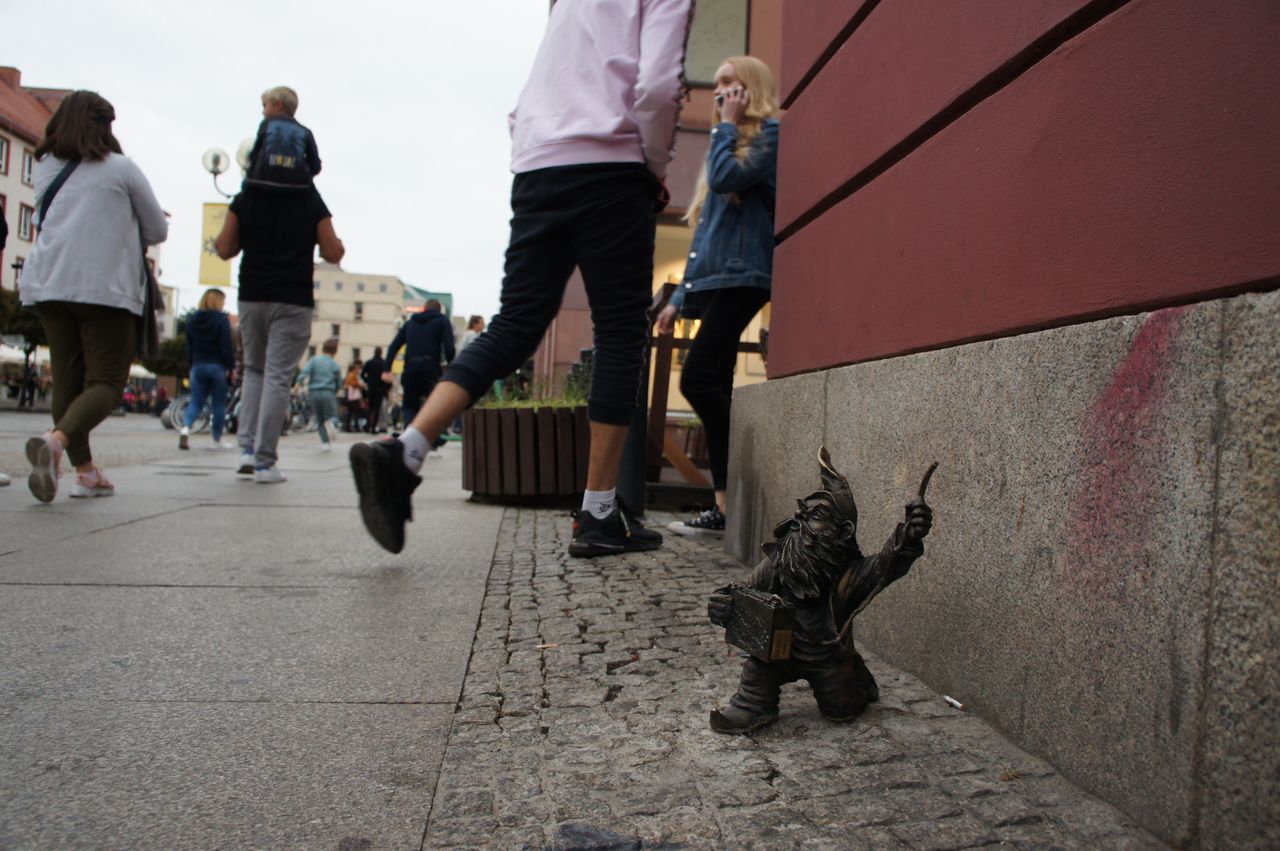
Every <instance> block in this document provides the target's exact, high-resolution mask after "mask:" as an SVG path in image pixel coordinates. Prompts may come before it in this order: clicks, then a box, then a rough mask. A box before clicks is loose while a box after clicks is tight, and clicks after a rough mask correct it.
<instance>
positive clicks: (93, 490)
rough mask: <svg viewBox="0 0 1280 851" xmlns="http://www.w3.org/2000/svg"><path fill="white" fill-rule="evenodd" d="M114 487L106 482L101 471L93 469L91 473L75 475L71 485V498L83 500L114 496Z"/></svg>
mask: <svg viewBox="0 0 1280 851" xmlns="http://www.w3.org/2000/svg"><path fill="white" fill-rule="evenodd" d="M115 492H116V486H115V485H113V484H111V482H109V481H107V477H106V476H105V475H103V472H102V470H100V469H99V468H97V467H94V468H93V472H91V473H76V480H75V482H73V483H72V485H71V497H72V498H73V499H84V498H86V497H91V496H115Z"/></svg>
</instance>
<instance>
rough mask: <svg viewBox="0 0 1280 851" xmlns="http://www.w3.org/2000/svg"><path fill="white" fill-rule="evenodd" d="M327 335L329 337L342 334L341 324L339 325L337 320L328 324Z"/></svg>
mask: <svg viewBox="0 0 1280 851" xmlns="http://www.w3.org/2000/svg"><path fill="white" fill-rule="evenodd" d="M329 336H330V337H341V336H342V326H340V325H339V324H338V323H337V322H335V323H333V324H332V325H330V326H329Z"/></svg>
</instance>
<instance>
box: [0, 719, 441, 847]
mask: <svg viewBox="0 0 1280 851" xmlns="http://www.w3.org/2000/svg"><path fill="white" fill-rule="evenodd" d="M452 713H453V706H452V704H447V705H403V704H401V705H397V704H384V705H379V704H369V703H366V704H323V703H320V704H317V703H298V704H290V705H285V706H281V705H279V704H272V703H237V702H210V703H189V702H181V701H177V702H175V701H143V702H121V703H106V704H104V703H101V702H97V701H80V700H61V699H60V700H48V701H46V700H39V701H30V702H27V703H24V704H22V705H21V706H16V707H15V706H14V705H12V704H8V703H5V702H0V725H3V726H4V727H6V728H12V729H20V730H22V731H24V734H23V735H21V736H6V737H4V738H3V739H0V764H3V765H5V766H6V771H5V772H4V773H3V774H2V775H0V847H4V848H7V849H20V848H33V849H34V848H50V849H52V848H131V849H153V848H154V849H178V848H365V849H369V848H417V847H418V845H419V843H421V841H422V828H423V824H424V823H425V821H426V814H427V808H428V806H429V803H430V800H431V791H432V790H433V789H434V788H435V785H436V769H435V766H437V765H438V764H439V760H440V755H441V752H442V750H443V747H444V733H445V730H446V729H447V726H446V725H447V723H448V718H449V716H450V715H451V714H452ZM33 800H34V801H38V802H39V803H38V805H34V806H33V805H30V803H29V802H31V801H33ZM23 802H27V805H26V806H22V804H23Z"/></svg>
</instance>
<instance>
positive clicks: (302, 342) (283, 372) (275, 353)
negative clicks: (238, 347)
mask: <svg viewBox="0 0 1280 851" xmlns="http://www.w3.org/2000/svg"><path fill="white" fill-rule="evenodd" d="M311 311H312V309H311V308H310V307H300V306H298V305H296V304H281V303H279V302H273V301H242V302H240V340H241V343H242V344H243V346H244V377H243V379H242V383H241V386H240V423H239V429H238V434H239V437H240V449H241V451H243V452H246V453H249V454H251V455H253V463H254V466H255V467H258V468H263V467H270V466H272V465H273V464H275V463H276V460H277V459H278V457H279V456H278V455H277V453H276V444H277V443H279V441H280V431H281V429H283V428H284V419H285V417H286V416H288V412H289V390H290V388H291V387H292V386H293V371H294V369H295V368H296V367H297V365H298V361H299V360H300V359H301V358H302V353H303V352H305V351H306V350H307V343H308V342H310V340H311Z"/></svg>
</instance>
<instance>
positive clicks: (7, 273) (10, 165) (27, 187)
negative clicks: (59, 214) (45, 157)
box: [0, 67, 69, 290]
mask: <svg viewBox="0 0 1280 851" xmlns="http://www.w3.org/2000/svg"><path fill="white" fill-rule="evenodd" d="M67 94H69V92H68V91H66V90H63V89H32V88H28V87H25V86H23V85H22V72H21V71H19V70H18V69H17V68H10V67H0V207H3V208H4V218H5V223H6V224H8V226H9V239H8V242H7V244H6V245H5V248H4V251H3V252H0V288H3V289H7V290H12V289H14V288H15V287H16V286H17V283H16V282H17V278H18V269H19V268H21V266H22V263H23V261H25V260H26V258H27V255H28V254H30V253H31V248H32V246H33V245H34V244H35V238H36V236H35V214H36V191H35V182H34V180H33V179H32V175H33V173H34V170H35V164H36V159H35V148H36V145H37V144H39V142H40V139H41V138H42V137H43V136H44V128H45V125H47V124H48V123H49V119H50V118H51V117H53V110H54V109H56V108H57V105H58V103H59V102H60V101H61V100H62V98H63V97H64V96H65V95H67Z"/></svg>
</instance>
